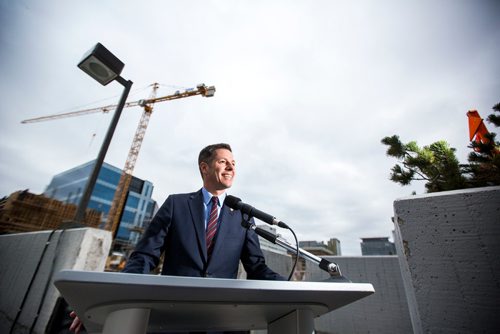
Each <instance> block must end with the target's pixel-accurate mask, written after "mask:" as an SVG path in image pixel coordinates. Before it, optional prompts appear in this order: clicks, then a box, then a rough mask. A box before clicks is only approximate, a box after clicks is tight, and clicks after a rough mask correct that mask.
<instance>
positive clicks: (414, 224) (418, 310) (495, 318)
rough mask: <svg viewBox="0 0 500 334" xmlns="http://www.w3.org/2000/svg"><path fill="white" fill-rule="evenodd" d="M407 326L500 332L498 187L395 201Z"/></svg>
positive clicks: (419, 329)
mask: <svg viewBox="0 0 500 334" xmlns="http://www.w3.org/2000/svg"><path fill="white" fill-rule="evenodd" d="M394 214H395V217H394V218H395V235H396V240H395V241H396V248H397V252H398V254H399V259H400V266H401V271H402V275H403V281H404V284H405V289H406V292H407V296H408V300H409V308H410V315H411V319H412V325H413V330H414V333H417V334H418V333H498V332H499V331H500V187H486V188H477V189H468V190H460V191H449V192H440V193H433V194H426V195H420V196H412V197H408V198H404V199H399V200H396V201H395V202H394Z"/></svg>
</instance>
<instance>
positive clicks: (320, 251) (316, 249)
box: [299, 241, 335, 256]
mask: <svg viewBox="0 0 500 334" xmlns="http://www.w3.org/2000/svg"><path fill="white" fill-rule="evenodd" d="M299 247H300V248H302V249H303V250H305V251H307V252H309V253H311V254H314V255H317V256H322V255H329V256H330V255H335V254H333V251H332V250H331V249H329V248H328V247H327V246H326V245H325V243H324V242H322V241H299Z"/></svg>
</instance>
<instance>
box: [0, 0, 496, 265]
mask: <svg viewBox="0 0 500 334" xmlns="http://www.w3.org/2000/svg"><path fill="white" fill-rule="evenodd" d="M0 6H1V7H0V22H1V23H0V43H1V45H0V75H1V77H2V81H0V94H1V95H0V127H1V128H0V133H1V141H0V149H1V151H2V155H1V156H0V173H1V174H0V177H2V179H3V180H4V181H3V182H2V183H1V184H0V192H1V193H2V195H8V194H10V193H11V192H13V191H16V190H19V189H25V188H30V189H32V190H33V191H35V192H42V191H43V190H44V187H45V186H46V185H47V184H48V183H49V182H50V178H51V176H52V175H55V174H57V173H59V172H62V171H63V170H66V169H69V168H72V167H74V166H76V165H79V164H82V163H84V162H86V161H89V160H92V159H94V158H95V157H96V156H97V152H98V150H99V147H100V144H101V142H102V139H103V137H104V134H105V132H106V130H107V126H108V124H109V120H110V117H111V115H109V114H108V115H103V114H94V115H88V116H81V117H78V118H67V119H62V120H57V121H50V122H45V123H36V124H30V125H21V124H20V123H19V122H20V121H21V120H22V119H26V118H30V117H36V116H42V115H47V114H54V113H58V112H64V111H68V110H78V109H82V108H88V107H89V106H87V105H88V104H89V102H96V101H97V102H96V103H94V104H92V105H91V106H99V105H101V104H107V103H116V102H118V98H119V96H120V94H121V92H122V87H121V86H120V85H119V84H117V83H111V84H109V85H108V86H106V87H102V86H100V85H98V84H97V83H96V82H94V81H93V80H92V79H91V78H89V77H88V76H86V75H85V74H84V73H82V72H81V71H80V70H79V69H78V68H77V67H76V64H77V63H78V61H79V60H80V59H81V57H82V56H83V54H84V52H86V51H87V50H88V49H90V48H91V47H92V46H93V45H94V44H95V43H96V42H98V41H99V42H102V43H103V44H104V45H105V46H106V47H107V48H109V49H110V50H112V52H113V53H115V54H116V55H117V56H118V57H119V58H120V59H122V60H123V61H124V62H125V64H126V66H125V69H124V71H123V73H122V76H123V77H124V78H126V79H130V80H132V81H133V82H134V86H133V94H132V95H131V97H130V99H129V101H130V100H138V99H141V98H146V97H148V96H149V94H150V88H149V87H148V86H149V85H150V84H152V83H153V82H159V83H161V84H162V86H161V88H160V91H159V93H158V96H162V95H167V94H171V93H172V92H173V91H174V90H176V89H177V88H173V86H181V87H186V88H187V87H192V86H195V85H196V84H198V83H201V82H204V83H206V84H208V85H215V86H216V89H217V92H216V94H215V97H213V98H210V99H207V98H202V97H199V96H198V97H192V98H186V99H182V100H177V101H169V102H162V103H158V104H157V105H155V108H154V112H153V115H152V117H151V120H150V124H149V127H148V130H147V133H146V137H145V139H144V142H143V146H142V148H141V153H140V155H139V158H138V161H137V165H136V169H135V175H136V176H138V177H140V178H144V179H147V180H150V181H152V182H153V183H154V185H155V191H154V198H155V199H156V200H157V201H158V202H160V204H161V202H163V200H164V199H165V198H166V196H167V195H168V194H169V193H177V192H189V191H193V190H196V189H198V188H199V187H200V186H201V182H200V178H199V173H198V169H197V166H196V159H197V155H198V152H199V150H200V149H201V148H202V147H204V146H205V145H207V144H209V143H214V142H229V143H231V145H232V146H233V149H234V152H235V157H236V159H237V163H238V176H237V180H236V182H235V185H234V187H233V188H232V189H231V193H233V194H235V195H237V196H239V197H241V198H243V199H244V200H245V201H247V202H248V203H251V204H252V205H255V206H256V207H258V208H259V209H262V210H264V211H266V212H270V213H272V214H275V215H276V216H278V217H280V218H281V219H282V220H284V221H286V222H287V223H289V225H291V226H292V227H294V228H295V229H296V231H297V234H298V236H299V238H300V239H301V240H311V239H313V240H323V241H324V240H328V239H329V238H331V237H337V238H339V239H340V240H341V242H342V248H343V253H344V254H348V255H352V254H359V253H360V247H359V238H361V237H372V236H390V235H391V230H392V227H393V226H392V223H391V221H390V217H391V216H392V214H393V213H392V210H393V209H392V202H393V201H394V200H395V199H396V198H399V197H405V196H408V195H410V194H411V192H412V190H416V191H417V192H419V193H421V192H423V185H422V184H414V185H412V186H410V187H400V186H399V185H396V184H394V183H392V182H391V181H389V180H388V177H389V172H390V168H391V167H392V165H393V164H394V163H395V161H394V160H392V159H391V158H389V157H386V156H385V147H384V146H383V145H382V144H380V139H381V138H383V137H385V136H389V135H393V134H398V135H400V137H401V139H402V140H403V141H405V142H406V141H410V140H417V142H418V143H419V144H420V145H428V144H430V143H432V142H434V141H437V140H440V139H445V140H447V141H448V142H449V143H450V145H451V146H453V147H456V148H457V154H458V156H459V158H460V160H461V161H462V162H465V159H466V156H467V153H468V149H467V145H468V138H467V136H468V130H467V119H466V116H465V113H466V112H467V110H469V109H478V110H479V111H480V113H481V115H482V116H483V117H485V116H486V115H487V114H488V113H489V112H490V111H491V107H492V106H493V105H494V104H495V103H497V102H499V101H498V99H499V96H498V92H499V91H500V82H499V80H498V76H497V75H496V74H497V73H498V72H499V70H500V68H499V67H500V64H499V63H498V61H497V58H498V54H499V48H500V47H499V45H500V43H498V42H499V40H500V29H499V28H500V24H499V23H498V19H497V17H496V16H495V15H494V14H495V13H497V12H498V9H499V8H498V7H499V6H498V2H494V1H482V2H481V3H474V4H472V3H470V2H467V1H440V2H437V3H436V2H435V1H419V2H413V3H401V2H399V1H394V0H384V1H368V0H366V1H358V2H355V3H354V2H353V3H351V2H350V3H343V2H338V1H318V2H315V3H314V4H313V3H306V2H288V1H287V2H285V1H277V2H272V3H269V2H267V1H253V2H252V3H251V4H250V3H247V2H244V1H232V2H227V1H204V2H201V3H200V2H197V3H191V2H183V3H176V4H168V5H167V4H165V3H164V2H162V1H148V2H146V3H143V2H141V3H139V2H132V3H130V4H127V6H123V5H122V4H121V2H120V1H108V2H105V3H103V4H99V5H97V4H89V3H71V4H70V3H67V4H66V3H65V2H60V1H45V2H44V3H43V4H41V3H37V2H36V1H31V0H29V1H23V2H21V1H16V2H8V1H7V2H5V1H4V2H2V3H1V4H0ZM61 27H62V28H61ZM110 97H111V99H109V98H110ZM105 98H108V100H106V102H105V103H102V101H104V100H103V99H105ZM110 101H111V102H110ZM113 101H116V102H113ZM83 106H85V107H83ZM141 113H142V110H141V109H140V108H129V109H126V110H124V112H123V115H122V118H121V119H120V122H119V126H118V128H117V130H116V133H115V135H114V138H113V142H112V144H111V146H110V148H109V151H108V154H107V156H106V161H107V162H108V163H111V164H113V165H115V166H118V167H122V166H123V165H124V163H125V159H126V156H127V153H128V150H129V148H130V144H131V142H132V138H133V134H134V132H135V129H136V127H137V124H138V122H139V118H140V115H141Z"/></svg>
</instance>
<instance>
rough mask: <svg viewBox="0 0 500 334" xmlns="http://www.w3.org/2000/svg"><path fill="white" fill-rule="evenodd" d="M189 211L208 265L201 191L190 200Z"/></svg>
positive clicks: (199, 245)
mask: <svg viewBox="0 0 500 334" xmlns="http://www.w3.org/2000/svg"><path fill="white" fill-rule="evenodd" d="M189 210H190V211H191V218H192V221H193V225H194V229H195V231H196V238H197V239H198V247H199V249H200V250H201V251H202V252H203V260H204V261H205V263H206V262H207V245H206V242H205V218H204V213H205V210H204V207H203V194H202V192H201V190H199V191H198V192H196V193H194V194H193V195H191V197H190V200H189Z"/></svg>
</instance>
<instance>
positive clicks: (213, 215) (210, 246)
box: [205, 196, 219, 257]
mask: <svg viewBox="0 0 500 334" xmlns="http://www.w3.org/2000/svg"><path fill="white" fill-rule="evenodd" d="M211 201H212V209H211V210H210V216H209V217H208V224H207V234H206V237H205V239H206V242H207V256H208V257H210V255H212V251H213V250H214V237H215V233H216V232H217V206H218V204H219V199H218V198H217V196H212V200H211Z"/></svg>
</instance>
